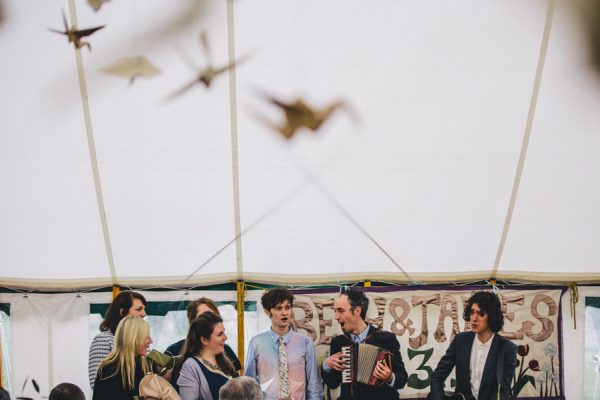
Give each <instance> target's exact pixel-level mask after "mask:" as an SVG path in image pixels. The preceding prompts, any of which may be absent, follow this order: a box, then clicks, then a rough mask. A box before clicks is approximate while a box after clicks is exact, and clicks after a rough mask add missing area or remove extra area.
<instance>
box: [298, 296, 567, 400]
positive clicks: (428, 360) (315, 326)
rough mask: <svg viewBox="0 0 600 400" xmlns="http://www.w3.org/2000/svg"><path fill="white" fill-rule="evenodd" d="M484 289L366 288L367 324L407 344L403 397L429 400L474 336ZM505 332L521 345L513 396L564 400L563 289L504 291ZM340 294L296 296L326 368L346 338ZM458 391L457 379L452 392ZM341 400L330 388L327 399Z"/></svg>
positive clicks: (301, 325)
mask: <svg viewBox="0 0 600 400" xmlns="http://www.w3.org/2000/svg"><path fill="white" fill-rule="evenodd" d="M480 289H482V288H476V287H461V288H460V289H456V290H454V289H453V288H448V287H433V286H419V290H414V287H412V288H398V287H394V288H364V289H363V288H361V289H357V290H363V291H365V292H366V295H367V297H368V298H369V300H370V305H369V309H368V312H367V321H368V322H369V323H371V324H373V325H374V326H376V327H377V328H380V329H383V330H386V331H389V332H392V333H394V334H395V335H396V336H397V338H398V341H399V342H400V347H401V354H402V360H403V362H404V366H405V367H406V370H407V372H408V375H409V377H408V383H407V385H406V386H405V387H404V388H403V389H401V390H400V395H401V398H403V399H412V398H414V399H417V398H424V397H425V396H426V395H427V393H428V392H429V384H430V380H431V375H432V373H433V371H434V369H435V367H436V366H437V364H438V362H439V360H440V358H441V357H442V356H443V355H444V354H445V351H446V349H447V348H448V346H449V345H450V342H451V341H452V340H453V339H454V336H455V335H456V334H457V333H459V332H463V331H468V330H469V323H468V321H464V320H463V318H462V314H463V309H464V305H465V304H466V302H467V301H468V299H469V297H470V296H471V294H472V293H473V292H474V291H476V290H480ZM498 294H499V296H500V298H501V300H502V311H503V313H504V316H505V323H504V329H503V330H502V331H501V332H500V334H501V335H502V336H504V337H506V338H508V339H510V340H512V341H513V343H515V344H517V345H518V355H517V364H518V365H517V367H516V370H515V378H514V381H513V393H512V394H513V396H512V397H518V398H529V399H547V398H555V399H562V398H564V395H563V393H564V391H563V382H562V373H561V372H562V353H561V342H562V339H561V337H562V334H561V304H560V299H561V294H562V289H555V288H524V289H520V290H514V289H511V290H501V291H499V292H498ZM337 295H338V292H337V291H331V290H329V289H326V290H319V289H317V290H303V291H295V292H294V296H295V300H294V319H295V321H294V322H293V327H294V329H296V330H297V331H298V332H301V333H304V334H306V335H307V336H309V337H310V338H312V339H313V341H314V342H315V345H316V347H317V354H318V357H319V363H321V362H322V360H323V359H324V358H325V357H326V356H328V355H329V354H328V352H329V344H330V342H331V339H332V338H333V337H334V336H336V335H338V334H341V329H340V326H339V324H338V323H337V322H336V320H335V312H334V309H333V300H334V298H335V297H337ZM454 386H455V382H454V372H453V373H452V374H451V376H450V377H449V378H448V380H447V382H446V390H451V388H453V387H454ZM325 398H326V399H327V400H328V399H336V398H337V396H336V395H334V394H333V392H332V391H331V390H328V388H326V397H325Z"/></svg>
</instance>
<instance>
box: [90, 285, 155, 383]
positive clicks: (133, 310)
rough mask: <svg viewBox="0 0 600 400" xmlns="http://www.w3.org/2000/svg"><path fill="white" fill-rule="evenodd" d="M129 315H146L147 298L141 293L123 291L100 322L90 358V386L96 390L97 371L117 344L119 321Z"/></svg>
mask: <svg viewBox="0 0 600 400" xmlns="http://www.w3.org/2000/svg"><path fill="white" fill-rule="evenodd" d="M127 316H133V317H141V318H144V317H145V316H146V299H145V298H144V296H142V295H141V294H139V293H136V292H131V291H123V292H121V293H119V294H118V295H117V297H115V298H114V299H113V301H112V303H110V306H108V310H107V311H106V315H105V316H104V320H103V321H102V323H101V324H100V333H99V334H97V335H96V336H95V337H94V340H92V344H91V346H90V353H89V358H88V374H89V378H90V386H91V388H92V390H94V381H95V380H96V371H97V370H98V366H99V365H100V363H101V362H102V360H103V359H104V358H105V357H106V356H107V355H108V353H110V352H111V351H112V350H113V348H114V344H115V332H116V330H117V326H118V325H119V322H121V320H122V319H123V318H125V317H127Z"/></svg>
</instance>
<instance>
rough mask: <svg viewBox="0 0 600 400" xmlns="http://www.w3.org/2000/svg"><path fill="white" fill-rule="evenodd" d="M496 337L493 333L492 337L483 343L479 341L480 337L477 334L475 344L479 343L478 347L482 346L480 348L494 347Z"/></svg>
mask: <svg viewBox="0 0 600 400" xmlns="http://www.w3.org/2000/svg"><path fill="white" fill-rule="evenodd" d="M494 336H496V334H495V333H492V337H490V338H489V339H488V341H487V342H485V343H482V342H481V341H480V340H479V337H478V336H477V334H475V343H477V346H480V347H489V346H491V345H492V342H493V341H494Z"/></svg>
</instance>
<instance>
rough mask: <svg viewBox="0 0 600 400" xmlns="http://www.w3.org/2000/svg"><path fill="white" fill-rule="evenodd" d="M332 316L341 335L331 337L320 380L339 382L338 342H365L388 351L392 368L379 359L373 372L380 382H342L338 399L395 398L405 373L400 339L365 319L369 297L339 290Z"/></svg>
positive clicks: (341, 366) (341, 363) (330, 383)
mask: <svg viewBox="0 0 600 400" xmlns="http://www.w3.org/2000/svg"><path fill="white" fill-rule="evenodd" d="M333 306H334V309H335V319H336V321H338V322H339V324H340V326H341V327H342V331H343V332H344V334H343V335H338V336H336V337H334V338H333V339H332V340H331V351H330V354H331V356H329V357H327V358H326V359H325V360H323V374H322V376H323V381H324V382H325V383H326V384H327V385H328V386H329V387H330V388H332V389H335V388H337V387H338V386H339V385H340V384H342V383H341V382H342V370H344V359H343V356H342V353H341V348H342V346H348V345H351V344H353V343H368V344H372V345H374V346H377V347H380V348H382V349H385V350H387V351H389V352H391V353H392V368H391V369H390V368H389V367H388V366H387V365H386V364H385V363H384V362H379V363H378V364H377V365H376V367H375V371H374V376H375V377H376V378H377V379H379V380H381V381H382V383H381V384H380V385H377V386H368V385H364V384H362V383H352V384H350V383H343V384H342V388H341V395H340V397H339V399H338V400H363V399H364V400H397V399H398V398H399V395H398V390H399V389H401V388H402V387H404V385H405V384H406V380H407V379H408V375H407V373H406V369H404V363H402V357H401V355H400V343H398V339H397V338H396V336H394V334H392V333H390V332H384V331H380V330H379V329H377V328H375V327H374V326H372V325H370V324H368V323H367V322H365V317H366V315H367V308H368V307H369V299H367V297H366V296H365V294H364V293H362V292H356V291H352V290H346V291H343V292H342V293H341V294H340V295H339V296H338V297H337V298H336V299H335V301H334V303H333Z"/></svg>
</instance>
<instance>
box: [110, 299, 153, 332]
mask: <svg viewBox="0 0 600 400" xmlns="http://www.w3.org/2000/svg"><path fill="white" fill-rule="evenodd" d="M135 299H137V300H139V301H141V302H142V304H143V305H144V306H146V298H145V297H144V296H142V295H141V294H140V293H137V292H132V291H129V290H125V291H122V292H121V293H119V294H118V295H117V297H115V298H114V299H113V301H112V302H111V303H110V306H108V310H107V311H106V315H105V316H104V320H103V321H102V323H101V324H100V330H101V331H111V332H112V333H113V334H114V333H115V332H116V331H117V326H118V325H119V322H121V320H122V319H123V318H124V317H126V316H127V314H128V313H129V309H130V308H131V307H132V306H133V302H134V300H135Z"/></svg>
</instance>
